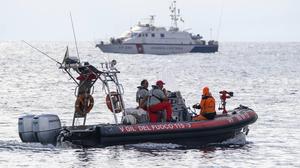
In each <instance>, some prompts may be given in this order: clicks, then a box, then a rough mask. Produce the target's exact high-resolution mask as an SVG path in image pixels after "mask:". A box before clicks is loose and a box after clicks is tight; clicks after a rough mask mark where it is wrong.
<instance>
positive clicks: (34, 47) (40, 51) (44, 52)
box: [22, 40, 62, 66]
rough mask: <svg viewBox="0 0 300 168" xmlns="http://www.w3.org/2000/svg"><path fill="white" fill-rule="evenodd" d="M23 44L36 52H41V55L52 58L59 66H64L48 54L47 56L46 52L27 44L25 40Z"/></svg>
mask: <svg viewBox="0 0 300 168" xmlns="http://www.w3.org/2000/svg"><path fill="white" fill-rule="evenodd" d="M22 42H24V43H25V44H27V45H28V46H30V47H31V48H33V49H35V50H36V51H38V52H40V53H41V54H43V55H45V56H46V57H48V58H50V59H51V60H52V61H54V62H56V63H57V64H59V65H60V66H62V63H60V62H58V61H57V60H56V59H54V58H52V57H50V56H49V55H48V54H46V53H45V52H43V51H41V50H40V49H38V48H36V47H34V46H33V45H31V44H29V43H28V42H26V41H25V40H22Z"/></svg>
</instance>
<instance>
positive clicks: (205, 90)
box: [202, 86, 209, 96]
mask: <svg viewBox="0 0 300 168" xmlns="http://www.w3.org/2000/svg"><path fill="white" fill-rule="evenodd" d="M202 94H203V95H204V96H208V95H209V88H208V87H207V86H206V87H204V88H203V90H202Z"/></svg>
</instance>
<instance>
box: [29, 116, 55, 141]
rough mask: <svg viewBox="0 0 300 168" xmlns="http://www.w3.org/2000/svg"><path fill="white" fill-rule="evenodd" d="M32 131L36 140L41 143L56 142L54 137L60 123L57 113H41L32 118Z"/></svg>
mask: <svg viewBox="0 0 300 168" xmlns="http://www.w3.org/2000/svg"><path fill="white" fill-rule="evenodd" d="M32 126H33V132H34V135H35V137H36V138H37V140H38V141H39V142H40V143H42V144H56V138H57V136H58V134H59V132H60V129H61V123H60V120H59V118H58V116H57V115H54V114H43V115H38V116H35V117H34V118H33V124H32Z"/></svg>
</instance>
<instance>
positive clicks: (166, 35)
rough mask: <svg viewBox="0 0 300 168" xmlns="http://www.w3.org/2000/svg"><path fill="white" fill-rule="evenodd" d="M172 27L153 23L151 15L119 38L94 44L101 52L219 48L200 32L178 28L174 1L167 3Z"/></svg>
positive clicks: (171, 51)
mask: <svg viewBox="0 0 300 168" xmlns="http://www.w3.org/2000/svg"><path fill="white" fill-rule="evenodd" d="M170 11H171V15H170V16H171V20H172V26H171V27H170V28H169V30H167V29H166V28H165V27H157V26H154V16H153V15H152V16H150V22H149V23H146V24H142V23H140V22H139V23H138V24H137V25H135V26H134V27H132V28H131V29H130V30H129V31H127V32H125V33H123V35H121V36H120V37H118V38H110V41H109V42H104V41H100V42H99V43H98V44H97V45H96V47H98V48H100V49H101V50H102V51H103V52H104V53H124V54H180V53H189V52H190V53H196V52H200V53H211V52H217V51H218V47H219V45H218V42H217V41H213V40H210V41H208V42H207V41H205V40H203V39H202V36H200V35H199V34H197V35H194V34H191V33H189V32H187V31H181V30H179V28H178V26H177V22H178V21H183V20H182V18H181V16H180V10H179V9H176V1H173V3H172V5H171V6H170Z"/></svg>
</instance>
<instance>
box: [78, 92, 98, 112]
mask: <svg viewBox="0 0 300 168" xmlns="http://www.w3.org/2000/svg"><path fill="white" fill-rule="evenodd" d="M93 106H94V98H93V96H92V95H88V96H85V95H84V94H81V95H79V96H78V97H77V99H76V102H75V111H76V112H77V113H79V114H81V115H83V116H85V115H86V114H87V113H89V112H90V111H91V110H92V108H93ZM84 107H86V108H84Z"/></svg>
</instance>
